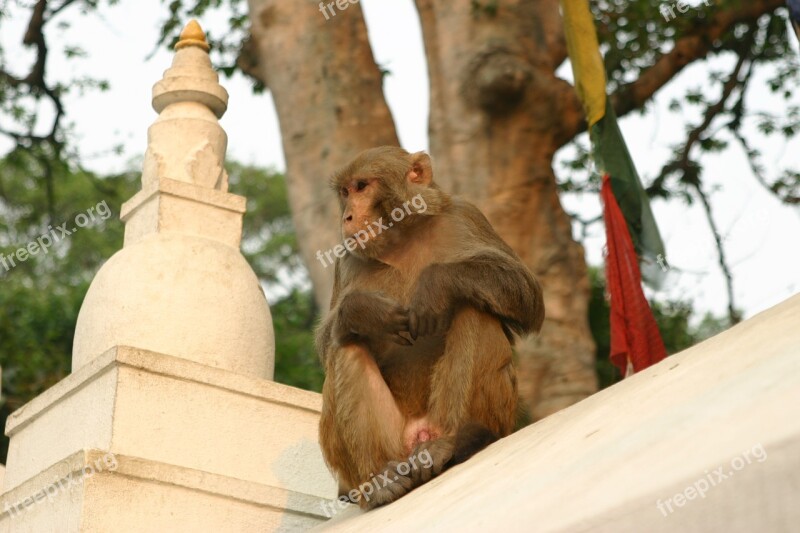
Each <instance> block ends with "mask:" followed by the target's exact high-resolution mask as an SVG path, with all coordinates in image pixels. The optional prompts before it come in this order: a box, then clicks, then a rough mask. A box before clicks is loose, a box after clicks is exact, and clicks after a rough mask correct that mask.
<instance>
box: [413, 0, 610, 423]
mask: <svg viewBox="0 0 800 533" xmlns="http://www.w3.org/2000/svg"><path fill="white" fill-rule="evenodd" d="M480 4H483V5H480ZM492 5H494V6H496V7H495V8H492V7H491V6H492ZM417 8H418V10H419V13H420V19H421V21H422V32H423V36H424V39H425V47H426V55H427V59H428V75H429V77H430V83H431V91H430V92H431V114H430V142H431V153H432V155H433V156H434V158H435V159H434V163H435V172H436V173H437V174H436V176H437V180H438V181H439V182H440V183H442V184H443V185H444V187H445V189H447V190H450V191H453V192H455V193H458V194H461V195H463V196H464V197H466V198H468V199H469V200H471V201H473V202H475V203H476V204H477V205H478V206H479V207H480V208H481V210H482V211H483V212H484V213H485V214H486V216H487V217H488V218H489V220H490V221H491V223H492V224H493V225H494V227H495V228H496V229H497V231H498V232H499V233H500V235H501V236H502V237H503V238H504V239H505V240H506V241H507V242H508V243H509V244H510V245H511V246H512V247H513V248H514V250H516V252H517V253H518V254H519V255H520V257H522V259H523V260H524V261H525V262H526V263H527V264H528V265H529V266H530V267H531V269H532V270H533V271H534V273H535V274H536V275H537V276H538V277H539V279H540V281H541V283H542V285H543V287H544V298H545V308H546V320H545V324H544V327H543V328H542V332H541V335H540V336H538V337H537V338H532V339H530V340H529V341H528V342H524V343H522V344H521V345H520V346H518V350H517V352H518V358H519V370H520V380H519V382H520V392H521V395H522V397H523V399H524V402H525V403H526V404H527V406H528V407H529V408H530V409H531V415H532V416H533V417H534V418H536V419H538V418H541V417H543V416H546V415H548V414H550V413H553V412H555V411H557V410H559V409H561V408H563V407H566V406H568V405H570V404H572V403H575V402H576V401H578V400H581V399H583V398H585V397H586V396H588V395H590V394H592V393H593V392H595V391H596V390H597V382H596V374H595V370H594V342H593V340H592V337H591V332H590V330H589V325H588V310H587V306H588V300H589V282H588V277H587V271H586V262H585V259H584V254H583V248H582V247H581V246H580V245H579V244H577V243H576V242H575V241H574V240H573V239H572V234H571V226H570V220H569V217H568V216H567V215H566V213H565V212H564V210H563V208H562V207H561V204H560V202H559V198H558V193H557V188H556V180H555V175H554V173H553V169H552V161H553V156H554V154H555V152H556V150H557V149H558V148H559V147H560V146H561V145H562V144H563V143H564V142H566V141H567V140H568V139H569V138H570V137H571V134H570V132H568V131H564V126H563V124H564V123H565V118H566V117H565V115H567V116H569V118H570V121H569V123H570V125H572V124H573V123H574V121H575V119H576V117H575V95H574V91H573V89H572V87H571V86H569V85H568V84H567V83H566V82H564V81H563V80H560V79H558V78H557V77H556V76H555V73H554V70H555V68H556V67H557V66H558V65H559V64H561V62H562V61H563V60H564V58H565V55H566V46H565V44H564V40H563V32H562V26H561V19H560V15H559V12H558V1H557V0H506V1H503V2H492V1H489V0H487V1H485V2H481V3H474V2H473V3H468V2H452V1H451V0H417Z"/></svg>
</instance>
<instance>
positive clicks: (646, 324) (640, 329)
mask: <svg viewBox="0 0 800 533" xmlns="http://www.w3.org/2000/svg"><path fill="white" fill-rule="evenodd" d="M600 196H601V197H602V199H603V218H604V219H605V223H606V243H607V248H608V255H607V256H606V287H607V291H608V294H609V296H610V300H611V302H610V306H611V319H610V322H611V362H612V363H614V365H616V366H617V368H619V369H620V372H621V373H622V375H623V376H626V375H628V374H630V373H632V372H639V371H640V370H643V369H645V368H647V367H648V366H650V365H653V364H655V363H657V362H659V361H661V360H662V359H664V358H665V357H666V356H667V350H666V348H664V342H663V341H662V340H661V334H660V333H659V331H658V325H657V324H656V320H655V318H654V317H653V313H652V311H651V310H650V305H649V304H648V303H647V299H646V298H645V296H644V292H643V291H642V276H641V273H640V272H639V258H638V257H637V256H636V251H635V249H634V246H633V241H632V240H631V236H630V234H629V233H628V226H627V224H626V222H625V217H624V216H623V214H622V211H621V210H620V208H619V205H618V204H617V200H616V198H615V197H614V193H613V191H612V190H611V179H610V177H609V175H608V174H604V175H603V186H602V189H601V191H600Z"/></svg>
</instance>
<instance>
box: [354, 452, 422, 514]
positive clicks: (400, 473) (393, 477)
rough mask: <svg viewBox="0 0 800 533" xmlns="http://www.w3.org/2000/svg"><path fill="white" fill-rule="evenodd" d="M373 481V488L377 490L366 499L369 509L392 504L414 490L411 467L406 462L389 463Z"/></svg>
mask: <svg viewBox="0 0 800 533" xmlns="http://www.w3.org/2000/svg"><path fill="white" fill-rule="evenodd" d="M407 467H408V468H407ZM373 479H374V480H375V481H374V482H373V486H375V487H377V488H376V489H375V491H374V492H373V493H372V494H370V495H367V494H365V497H364V501H365V505H366V507H367V508H369V509H374V508H376V507H379V506H381V505H386V504H387V503H392V502H393V501H395V500H397V499H398V498H400V497H401V496H405V494H406V493H408V492H410V491H411V490H412V489H413V488H414V483H413V481H412V480H411V470H410V467H409V465H408V463H405V462H399V461H389V462H388V463H387V464H386V468H385V469H384V470H383V472H381V473H379V474H378V475H377V476H375V477H374V478H373Z"/></svg>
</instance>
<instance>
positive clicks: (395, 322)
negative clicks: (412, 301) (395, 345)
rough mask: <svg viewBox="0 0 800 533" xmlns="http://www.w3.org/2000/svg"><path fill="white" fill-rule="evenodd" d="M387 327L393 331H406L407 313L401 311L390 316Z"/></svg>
mask: <svg viewBox="0 0 800 533" xmlns="http://www.w3.org/2000/svg"><path fill="white" fill-rule="evenodd" d="M389 325H390V326H392V330H393V331H408V312H406V311H401V312H396V313H394V314H393V315H392V317H391V318H390V320H389Z"/></svg>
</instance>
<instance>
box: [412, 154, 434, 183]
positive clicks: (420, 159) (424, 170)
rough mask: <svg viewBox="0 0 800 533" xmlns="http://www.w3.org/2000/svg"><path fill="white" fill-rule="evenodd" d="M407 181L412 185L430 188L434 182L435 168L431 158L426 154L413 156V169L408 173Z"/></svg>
mask: <svg viewBox="0 0 800 533" xmlns="http://www.w3.org/2000/svg"><path fill="white" fill-rule="evenodd" d="M406 179H407V180H408V181H409V182H410V183H414V184H417V185H424V186H426V187H427V186H428V185H430V184H431V182H432V181H433V167H432V166H431V156H429V155H428V154H426V153H425V152H417V153H415V154H411V169H409V171H408V173H406Z"/></svg>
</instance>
